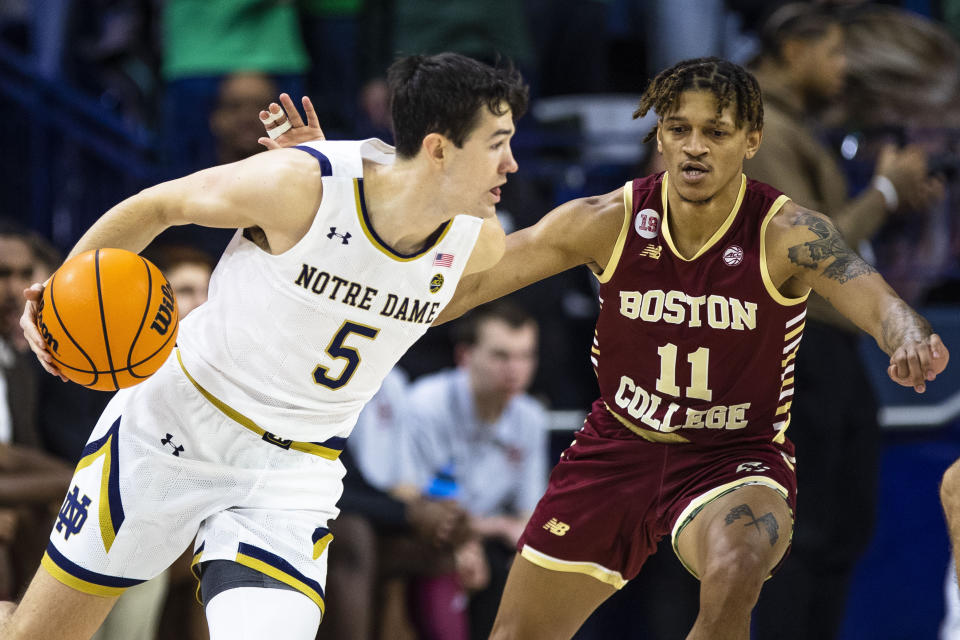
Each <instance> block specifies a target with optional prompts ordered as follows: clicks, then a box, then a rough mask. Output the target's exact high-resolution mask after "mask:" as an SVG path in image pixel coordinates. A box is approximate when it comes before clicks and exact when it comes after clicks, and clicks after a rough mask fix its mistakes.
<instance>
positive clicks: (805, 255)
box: [788, 210, 877, 284]
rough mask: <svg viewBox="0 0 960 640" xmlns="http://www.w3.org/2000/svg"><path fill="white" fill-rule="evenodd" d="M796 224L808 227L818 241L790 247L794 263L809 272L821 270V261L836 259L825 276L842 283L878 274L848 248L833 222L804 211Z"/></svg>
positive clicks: (791, 258) (824, 273)
mask: <svg viewBox="0 0 960 640" xmlns="http://www.w3.org/2000/svg"><path fill="white" fill-rule="evenodd" d="M793 224H794V226H805V227H807V228H808V229H809V230H810V231H812V232H813V233H814V234H816V236H817V239H816V240H810V241H809V242H804V243H803V244H797V245H794V246H792V247H790V249H789V250H788V255H789V257H790V261H791V262H793V263H794V264H797V265H800V266H801V267H805V268H807V269H818V268H820V264H821V263H822V262H824V261H826V260H829V259H830V258H833V262H832V263H831V264H830V265H829V266H827V267H826V268H824V270H823V275H825V276H826V277H828V278H832V279H833V280H836V281H837V282H840V283H841V284H843V283H844V282H847V281H848V280H853V279H854V278H856V277H858V276H862V275H864V274H867V273H876V272H877V270H876V269H874V268H873V267H871V266H870V265H869V264H867V263H866V262H864V261H863V258H861V257H860V256H858V255H857V254H856V253H854V251H853V250H852V249H850V247H848V246H847V244H846V243H845V242H844V241H843V237H842V236H841V235H840V232H839V231H837V228H836V227H835V226H833V224H832V223H830V222H828V221H826V220H824V219H823V218H821V217H819V216H815V215H813V214H811V213H809V212H806V211H803V210H801V211H800V213H798V214H797V217H796V219H795V220H794V222H793Z"/></svg>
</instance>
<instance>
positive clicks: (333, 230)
mask: <svg viewBox="0 0 960 640" xmlns="http://www.w3.org/2000/svg"><path fill="white" fill-rule="evenodd" d="M334 236H336V237H338V238H340V240H341V241H342V244H347V243H348V242H349V241H350V238H351V236H350V232H349V231H347V232H346V233H337V228H336V227H330V233H328V234H327V238H331V239H332V238H333V237H334Z"/></svg>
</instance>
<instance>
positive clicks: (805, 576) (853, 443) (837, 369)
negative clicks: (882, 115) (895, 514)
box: [744, 3, 943, 640]
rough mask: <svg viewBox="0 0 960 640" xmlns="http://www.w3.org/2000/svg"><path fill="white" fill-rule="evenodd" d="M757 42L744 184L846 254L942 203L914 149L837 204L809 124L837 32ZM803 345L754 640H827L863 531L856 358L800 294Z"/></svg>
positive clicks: (782, 34)
mask: <svg viewBox="0 0 960 640" xmlns="http://www.w3.org/2000/svg"><path fill="white" fill-rule="evenodd" d="M761 40H762V43H763V53H762V55H761V57H760V59H759V60H758V62H757V64H756V69H755V72H756V76H757V79H758V81H759V83H760V87H761V89H762V91H763V100H764V107H765V113H764V127H763V144H762V145H761V146H760V150H759V151H758V152H757V154H756V155H755V156H754V157H753V159H751V160H747V161H746V162H745V163H744V171H745V173H746V174H747V176H749V177H750V178H753V179H756V180H760V181H763V182H766V183H769V184H771V185H773V186H774V187H776V188H777V189H780V190H782V191H783V192H784V193H786V194H788V195H789V196H790V197H791V198H792V199H793V200H794V201H795V202H797V203H798V204H799V205H801V206H804V207H808V208H810V209H813V210H816V211H823V212H825V213H826V214H828V215H830V216H831V217H832V218H833V219H834V221H835V223H836V225H837V227H838V228H839V230H840V231H841V233H842V234H843V236H844V238H845V240H846V241H847V243H848V244H849V245H850V246H851V247H854V248H856V247H858V246H862V245H863V243H865V242H866V241H868V240H869V239H870V238H871V237H872V236H873V235H874V234H875V233H876V232H877V230H878V229H879V228H880V226H881V225H882V224H883V223H884V221H885V220H886V218H887V216H888V215H891V214H894V213H896V212H900V213H904V214H905V213H909V212H917V211H920V210H923V209H925V208H927V207H929V206H930V205H932V204H934V203H935V201H936V200H937V199H938V198H940V197H942V193H943V187H942V185H941V184H940V183H939V182H937V181H936V180H933V179H931V178H929V177H928V176H927V158H926V154H925V153H924V151H922V150H921V149H920V148H919V147H915V146H911V147H906V148H903V149H898V148H895V147H893V146H887V147H884V148H883V149H882V150H881V152H880V155H879V157H878V158H877V163H876V167H875V170H874V171H875V172H874V178H873V180H872V182H871V186H870V187H868V188H866V189H864V190H863V191H861V192H860V193H859V194H858V195H857V196H856V197H854V198H852V199H851V198H850V197H849V195H848V191H849V186H848V184H847V182H846V179H845V177H844V172H843V169H842V167H841V166H840V164H839V162H838V158H837V157H836V155H835V153H834V152H833V151H832V150H831V149H830V148H828V147H827V146H825V144H824V141H823V127H822V123H820V122H818V120H817V116H818V113H819V112H820V109H821V108H823V107H824V106H827V105H829V104H830V103H831V102H832V101H835V100H836V99H837V98H838V97H840V96H841V95H842V92H843V91H844V88H845V78H846V70H847V58H846V54H845V48H844V30H843V25H842V23H841V21H840V18H839V16H838V14H837V13H836V12H835V11H834V10H832V9H829V8H825V7H822V6H818V5H815V4H801V3H795V4H789V5H785V6H783V7H781V8H780V9H779V10H777V12H775V13H774V14H773V15H772V16H771V18H770V20H769V21H768V22H767V24H766V26H765V27H764V29H763V31H762V39H761ZM874 46H875V47H880V46H881V43H875V45H874ZM848 90H850V91H854V90H855V89H848ZM804 336H805V337H804V340H805V343H804V346H803V348H802V349H800V353H799V355H798V356H797V360H796V370H795V377H796V394H795V396H794V398H795V399H794V401H793V405H792V411H793V416H792V420H791V424H790V427H789V436H790V438H791V440H793V442H794V444H795V446H796V451H797V460H798V463H797V476H798V487H799V496H800V498H799V501H798V506H797V520H796V526H795V531H794V536H793V547H792V550H791V553H790V556H789V557H788V558H787V560H786V562H785V563H784V566H783V567H782V568H781V569H780V571H779V573H778V574H777V576H776V577H775V578H774V579H773V580H771V581H770V584H769V585H768V586H767V587H766V588H765V589H764V591H763V593H762V595H761V596H760V601H759V605H758V608H757V612H756V614H755V616H754V619H755V628H756V629H757V637H758V638H760V639H762V640H767V639H770V640H773V639H776V640H789V639H790V638H797V639H801V638H804V639H809V638H817V639H818V640H819V639H823V640H828V639H830V638H835V637H836V636H837V634H838V633H839V629H840V625H841V623H842V621H843V614H844V611H845V605H846V601H847V589H848V586H849V583H850V578H851V574H852V572H853V569H854V567H855V565H856V562H857V560H858V559H859V558H860V556H861V554H862V553H863V552H864V550H865V549H866V546H867V544H868V542H869V541H870V537H871V535H872V531H873V521H874V515H875V507H876V499H877V495H876V494H877V486H876V483H877V475H878V456H879V438H880V433H879V426H878V423H877V404H876V401H875V399H874V395H873V390H872V387H871V385H870V382H869V380H868V377H867V374H866V371H865V369H864V365H863V363H862V361H861V359H860V355H859V352H858V343H859V338H860V332H859V330H858V329H857V328H856V327H855V326H854V325H853V324H852V323H850V322H849V321H847V320H846V319H844V318H842V317H841V316H840V314H839V313H837V312H836V311H835V310H834V309H833V308H832V307H831V306H830V305H829V303H827V302H826V301H825V300H823V299H822V298H820V297H818V296H817V295H816V294H813V293H811V294H810V298H809V300H808V302H807V317H806V327H805V329H804ZM804 496H805V497H806V498H804ZM784 620H790V621H791V624H789V625H784V624H783V621H784Z"/></svg>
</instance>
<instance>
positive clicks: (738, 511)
mask: <svg viewBox="0 0 960 640" xmlns="http://www.w3.org/2000/svg"><path fill="white" fill-rule="evenodd" d="M741 517H744V518H750V522H748V523H746V524H745V525H743V526H745V527H756V528H757V532H759V533H760V534H761V535H762V534H763V530H764V529H766V531H767V535H768V536H769V537H770V546H771V547H772V546H773V545H775V544H776V543H777V540H779V539H780V525H779V524H777V518H776V516H774V515H773V513H767V514H765V515H762V516H760V517H759V518H757V517H755V516H754V515H753V510H752V509H750V506H749V505H747V504H741V505H740V506H738V507H734V508H733V509H730V513H728V514H727V517H726V518H725V520H724V521H725V522H726V524H727V525H731V524H733V522H734V521H736V520H739V519H740V518H741ZM761 525H763V529H761V528H760V526H761Z"/></svg>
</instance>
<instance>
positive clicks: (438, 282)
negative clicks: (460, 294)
mask: <svg viewBox="0 0 960 640" xmlns="http://www.w3.org/2000/svg"><path fill="white" fill-rule="evenodd" d="M441 287H443V274H440V273H438V274H435V275H434V276H433V277H432V278H430V293H436V292H437V291H440V289H441Z"/></svg>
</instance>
